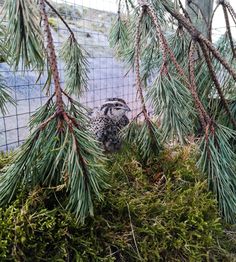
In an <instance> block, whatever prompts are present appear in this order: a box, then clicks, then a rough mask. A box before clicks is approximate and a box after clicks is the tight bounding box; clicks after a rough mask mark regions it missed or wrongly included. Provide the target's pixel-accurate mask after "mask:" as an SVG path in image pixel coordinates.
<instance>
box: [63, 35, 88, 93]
mask: <svg viewBox="0 0 236 262" xmlns="http://www.w3.org/2000/svg"><path fill="white" fill-rule="evenodd" d="M86 55H88V54H87V53H86V52H85V51H84V50H83V49H82V47H81V46H80V45H79V44H78V42H77V41H76V39H75V38H74V36H73V35H71V36H70V37H69V38H68V39H67V41H66V42H65V43H64V45H63V46H62V48H61V50H60V57H61V58H62V59H63V61H64V62H65V90H66V91H67V92H68V93H69V94H74V95H80V94H81V92H83V91H85V90H86V87H87V80H88V60H87V58H86Z"/></svg>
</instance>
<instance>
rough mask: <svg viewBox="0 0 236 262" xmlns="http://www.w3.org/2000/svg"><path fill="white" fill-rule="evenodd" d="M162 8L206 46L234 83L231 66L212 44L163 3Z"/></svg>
mask: <svg viewBox="0 0 236 262" xmlns="http://www.w3.org/2000/svg"><path fill="white" fill-rule="evenodd" d="M163 6H164V7H165V9H166V10H167V12H169V13H170V14H171V15H172V16H173V17H175V19H177V20H178V22H179V23H181V24H182V25H183V26H184V27H185V28H186V29H187V31H188V32H189V33H190V35H191V36H192V37H193V38H194V39H195V40H196V41H198V42H199V41H203V42H204V44H205V45H206V46H207V48H208V49H209V50H210V51H211V53H212V54H213V56H214V57H215V58H216V59H217V60H218V61H220V63H221V64H222V65H223V66H224V68H225V69H226V70H227V71H228V72H229V74H230V75H231V76H232V77H233V78H234V80H235V81H236V71H235V70H234V69H233V68H232V67H231V65H230V64H229V63H228V62H227V61H226V60H225V59H224V58H223V57H222V56H221V54H220V52H219V51H218V50H217V49H216V48H215V47H214V46H213V44H212V43H211V42H210V41H209V40H208V39H207V38H206V37H205V36H204V35H203V34H201V33H200V32H199V31H198V30H197V29H196V28H195V27H194V26H193V25H192V24H191V23H189V21H188V20H187V19H186V18H185V17H184V16H183V15H181V14H179V13H177V12H175V11H173V10H172V9H170V8H169V7H168V5H166V4H165V3H163Z"/></svg>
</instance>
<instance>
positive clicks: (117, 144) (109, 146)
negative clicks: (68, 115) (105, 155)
mask: <svg viewBox="0 0 236 262" xmlns="http://www.w3.org/2000/svg"><path fill="white" fill-rule="evenodd" d="M129 111H130V108H129V107H128V105H127V104H126V102H125V101H124V100H123V99H121V98H108V99H107V100H106V101H105V103H104V104H103V105H102V106H101V107H100V109H99V111H96V112H93V113H92V114H91V128H90V129H91V131H92V133H94V135H95V137H96V139H97V140H98V141H99V142H101V143H102V144H103V147H104V150H105V151H106V152H115V151H118V150H119V149H120V148H121V145H122V140H121V138H120V136H119V133H120V131H121V129H122V128H124V127H125V126H126V125H128V123H129V119H128V117H127V116H126V113H127V112H129Z"/></svg>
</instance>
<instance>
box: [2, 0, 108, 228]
mask: <svg viewBox="0 0 236 262" xmlns="http://www.w3.org/2000/svg"><path fill="white" fill-rule="evenodd" d="M39 6H40V13H41V17H42V21H43V27H44V35H45V38H46V42H47V50H46V53H47V57H48V62H49V66H50V70H51V72H52V77H53V80H54V86H55V92H54V94H53V95H52V96H51V97H50V99H49V100H48V102H47V103H46V104H45V105H44V106H43V107H42V108H40V109H39V110H38V111H37V112H36V113H35V114H34V116H33V118H32V119H31V121H30V128H31V131H32V133H31V135H30V136H29V137H28V139H27V140H26V142H25V143H24V144H23V145H22V146H21V147H20V149H19V150H18V152H17V153H16V155H15V158H14V159H13V162H12V164H11V165H10V167H9V168H8V170H7V171H6V173H4V174H3V176H1V179H0V204H1V205H4V204H6V203H9V201H11V199H12V198H13V197H14V195H15V194H16V192H17V189H18V188H19V187H21V188H22V189H23V190H31V189H33V188H34V187H35V186H38V185H41V186H45V187H48V186H49V187H54V188H55V187H57V188H58V187H59V188H61V189H63V188H65V189H66V190H67V191H68V201H67V208H68V209H69V210H70V211H71V212H73V213H74V214H75V215H76V217H77V219H78V221H80V222H82V223H83V222H84V219H85V218H86V217H87V216H88V215H93V198H94V197H96V198H97V199H99V200H101V199H102V196H101V193H100V191H101V189H102V188H104V187H106V186H107V185H106V183H105V182H104V176H105V175H106V174H107V173H106V171H105V168H104V160H105V158H104V156H103V154H102V150H101V148H100V147H99V144H98V142H97V141H96V140H95V139H94V137H93V135H92V134H91V133H90V132H89V131H88V130H87V129H88V126H89V120H88V117H87V116H86V115H85V113H84V108H83V107H82V106H81V105H80V104H79V103H78V102H76V101H74V100H73V99H72V98H71V97H70V96H69V95H68V94H67V93H66V92H65V91H62V87H61V83H60V79H59V71H58V67H57V57H56V53H55V48H54V43H53V38H52V34H51V30H50V27H49V23H48V16H47V12H46V4H45V0H40V1H39ZM71 38H72V37H71ZM72 40H73V39H72ZM26 44H27V42H26ZM77 64H78V61H77ZM78 66H81V65H80V64H78ZM79 70H82V69H81V68H79ZM71 88H72V89H73V88H74V89H75V88H76V87H74V86H73V87H71ZM64 96H65V97H66V99H68V103H64ZM53 98H55V99H53Z"/></svg>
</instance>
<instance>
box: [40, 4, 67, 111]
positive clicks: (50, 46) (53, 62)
mask: <svg viewBox="0 0 236 262" xmlns="http://www.w3.org/2000/svg"><path fill="white" fill-rule="evenodd" d="M39 4H40V13H41V17H42V21H43V26H44V33H45V36H46V41H47V55H48V60H49V64H50V67H51V70H52V75H53V80H54V84H55V94H56V105H57V112H58V113H59V112H62V111H64V105H63V100H62V92H61V84H60V77H59V71H58V67H57V57H56V52H55V47H54V43H53V38H52V33H51V29H50V26H49V22H48V16H47V12H46V5H45V0H39Z"/></svg>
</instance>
